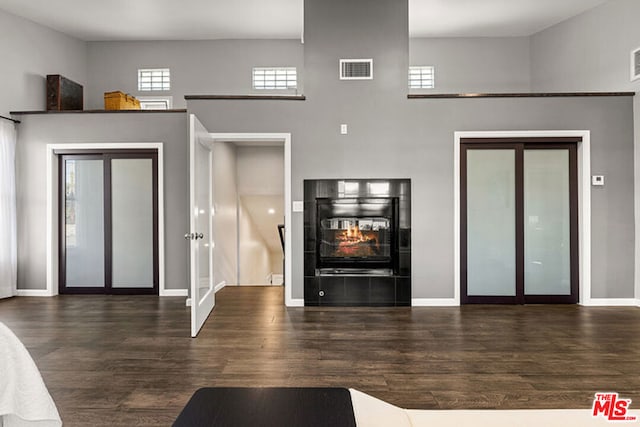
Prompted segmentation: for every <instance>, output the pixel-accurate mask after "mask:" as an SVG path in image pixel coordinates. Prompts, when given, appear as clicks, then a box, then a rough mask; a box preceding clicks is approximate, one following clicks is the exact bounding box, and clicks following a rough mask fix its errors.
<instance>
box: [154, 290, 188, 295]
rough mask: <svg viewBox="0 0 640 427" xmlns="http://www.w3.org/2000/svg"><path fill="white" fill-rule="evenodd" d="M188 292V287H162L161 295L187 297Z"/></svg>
mask: <svg viewBox="0 0 640 427" xmlns="http://www.w3.org/2000/svg"><path fill="white" fill-rule="evenodd" d="M187 295H188V292H187V290H186V289H161V290H160V296H161V297H186V296H187Z"/></svg>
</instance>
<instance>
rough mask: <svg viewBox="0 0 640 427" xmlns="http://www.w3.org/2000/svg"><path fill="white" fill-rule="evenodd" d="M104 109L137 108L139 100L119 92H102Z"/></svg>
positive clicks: (138, 107)
mask: <svg viewBox="0 0 640 427" xmlns="http://www.w3.org/2000/svg"><path fill="white" fill-rule="evenodd" d="M104 109H105V110H139V109H140V101H138V100H137V99H136V98H135V97H134V96H131V95H129V94H126V93H123V92H120V91H119V90H117V91H115V92H105V93H104Z"/></svg>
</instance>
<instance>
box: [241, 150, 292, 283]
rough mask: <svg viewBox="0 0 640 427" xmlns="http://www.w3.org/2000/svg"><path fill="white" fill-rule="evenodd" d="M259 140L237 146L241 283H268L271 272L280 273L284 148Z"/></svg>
mask: <svg viewBox="0 0 640 427" xmlns="http://www.w3.org/2000/svg"><path fill="white" fill-rule="evenodd" d="M258 144H260V143H258ZM261 144H262V145H256V144H255V143H254V144H252V145H246V144H241V145H239V146H238V147H237V150H236V154H237V157H236V165H237V171H236V172H237V183H238V267H239V268H238V277H239V281H238V283H239V284H243V285H258V284H270V283H271V275H272V274H282V259H283V254H282V248H281V244H280V237H279V235H278V229H277V226H278V224H282V223H284V185H283V184H284V150H283V147H282V146H268V144H266V143H261Z"/></svg>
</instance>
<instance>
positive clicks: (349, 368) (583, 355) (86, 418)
mask: <svg viewBox="0 0 640 427" xmlns="http://www.w3.org/2000/svg"><path fill="white" fill-rule="evenodd" d="M282 301H283V293H282V288H281V287H266V288H256V287H227V288H225V289H223V290H222V291H220V292H219V293H218V294H217V295H216V308H215V310H214V313H213V315H212V316H211V317H210V318H209V320H208V321H207V323H206V324H205V326H204V328H203V330H202V332H201V333H200V335H199V337H198V338H196V339H192V338H190V337H189V333H190V329H189V328H190V323H189V322H190V317H189V316H190V313H189V308H188V307H185V304H184V298H158V297H151V296H80V295H75V296H74V295H64V296H58V297H54V298H28V297H21V298H13V299H9V300H0V321H2V322H4V323H5V324H7V326H9V327H10V328H11V329H12V330H13V331H14V332H15V333H16V335H18V337H19V338H20V339H21V340H22V341H23V343H24V344H25V346H26V347H27V348H28V349H29V351H30V352H31V354H32V356H33V358H34V360H35V361H36V364H37V365H38V367H39V368H40V370H41V373H42V376H43V378H44V380H45V382H46V383H47V385H48V387H49V389H50V391H51V394H52V396H53V398H54V400H55V402H56V404H57V406H58V408H59V410H60V414H61V416H62V418H63V420H64V422H65V426H87V425H92V426H103V425H104V426H132V425H142V426H145V425H149V426H158V425H170V424H171V423H172V422H173V420H174V419H175V417H177V415H178V413H179V412H180V410H181V409H182V407H183V406H184V404H185V403H186V401H187V400H188V398H189V397H190V396H191V394H192V393H193V392H194V391H195V390H196V389H198V388H200V387H205V386H209V387H215V386H220V387H224V386H227V387H228V386H236V387H253V386H264V387H322V386H327V387H353V388H357V389H359V390H361V391H363V392H365V393H369V394H371V395H373V396H375V397H377V398H380V399H383V400H386V401H388V402H390V403H392V404H395V405H399V406H402V407H407V408H416V409H437V408H440V409H461V408H468V409H473V408H486V409H489V408H500V409H544V408H589V407H590V406H591V403H592V401H593V394H594V393H595V392H598V391H617V392H619V393H620V394H621V395H622V396H623V397H625V398H630V399H632V400H633V404H632V407H636V406H634V405H636V403H637V404H640V376H638V375H637V372H640V341H638V340H637V337H638V336H640V310H639V309H638V308H633V307H615V308H609V307H582V306H577V305H558V306H551V305H541V306H537V305H533V306H495V305H494V306H484V305H479V306H462V307H434V308H408V307H398V308H393V307H392V308H388V307H381V308H367V307H359V308H336V307H330V308H324V307H312V308H286V307H284V306H283V303H282Z"/></svg>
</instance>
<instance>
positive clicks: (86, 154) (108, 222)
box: [54, 149, 160, 295]
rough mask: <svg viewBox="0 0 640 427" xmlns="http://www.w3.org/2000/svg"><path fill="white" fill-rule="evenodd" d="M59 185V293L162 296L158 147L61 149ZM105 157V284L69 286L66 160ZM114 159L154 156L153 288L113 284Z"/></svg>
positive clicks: (99, 158)
mask: <svg viewBox="0 0 640 427" xmlns="http://www.w3.org/2000/svg"><path fill="white" fill-rule="evenodd" d="M54 154H56V155H58V162H59V164H58V185H59V187H58V188H59V189H60V191H59V199H58V201H59V205H58V212H59V221H58V236H59V238H58V242H59V251H60V252H59V253H60V255H59V257H58V269H59V270H58V271H59V292H60V293H61V294H113V295H116V294H124V295H132V294H138V295H149V294H150V295H158V294H159V282H160V280H159V277H160V274H159V271H160V268H159V244H158V241H159V230H158V209H159V206H158V150H156V149H153V150H140V149H131V150H128V149H123V150H58V151H55V152H54ZM73 159H78V160H103V197H104V206H103V209H104V257H105V259H104V287H90V286H87V287H79V286H74V287H67V286H66V234H65V221H66V218H65V212H64V210H65V205H66V194H65V191H64V188H65V161H66V160H73ZM113 159H151V165H152V172H151V173H152V187H153V194H152V215H153V219H152V221H153V242H152V245H153V287H149V288H132V287H129V288H124V287H116V288H114V287H113V286H112V268H113V264H112V262H113V260H112V246H113V242H112V215H111V210H112V198H111V160H113Z"/></svg>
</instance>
